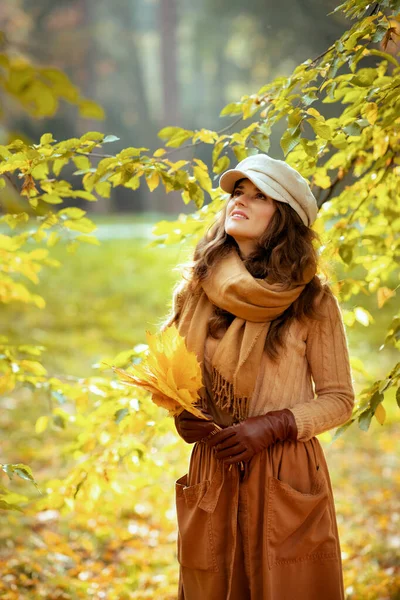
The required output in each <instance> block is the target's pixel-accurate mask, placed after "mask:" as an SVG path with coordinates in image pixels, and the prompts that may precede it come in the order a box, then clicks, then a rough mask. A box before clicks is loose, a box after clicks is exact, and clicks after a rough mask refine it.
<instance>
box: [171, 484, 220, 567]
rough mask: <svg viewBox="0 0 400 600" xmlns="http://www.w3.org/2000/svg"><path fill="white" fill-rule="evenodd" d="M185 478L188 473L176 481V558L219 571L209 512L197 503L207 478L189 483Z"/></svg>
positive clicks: (203, 493)
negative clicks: (192, 483)
mask: <svg viewBox="0 0 400 600" xmlns="http://www.w3.org/2000/svg"><path fill="white" fill-rule="evenodd" d="M187 482H188V475H187V473H186V475H183V477H180V479H178V480H177V481H176V482H175V499H176V513H177V521H178V541H177V558H178V562H179V563H180V564H181V565H182V566H183V567H188V568H189V569H200V570H204V571H218V567H217V563H216V558H215V548H214V541H213V532H212V521H211V512H210V511H206V510H204V509H203V508H200V507H199V503H200V502H201V500H202V499H203V497H204V495H205V494H206V492H207V490H208V489H209V487H210V481H209V480H208V479H207V480H205V481H202V482H201V483H197V484H196V485H191V486H188V485H187Z"/></svg>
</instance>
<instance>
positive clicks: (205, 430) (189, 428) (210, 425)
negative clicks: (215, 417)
mask: <svg viewBox="0 0 400 600" xmlns="http://www.w3.org/2000/svg"><path fill="white" fill-rule="evenodd" d="M201 412H202V413H203V415H205V416H206V417H207V418H208V419H209V420H208V421H205V420H204V419H199V418H198V417H195V416H194V415H192V413H190V412H189V411H187V410H184V411H183V412H181V414H180V415H178V416H175V417H174V419H175V427H176V430H177V432H178V434H179V435H180V437H181V438H182V439H183V440H185V442H186V443H187V444H194V442H199V441H200V440H202V439H203V438H204V437H206V436H207V435H208V434H209V433H211V432H212V431H214V430H215V429H216V426H215V423H214V422H213V421H212V416H211V415H210V414H209V413H208V412H206V411H204V410H202V411H201Z"/></svg>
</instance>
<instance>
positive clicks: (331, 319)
mask: <svg viewBox="0 0 400 600" xmlns="http://www.w3.org/2000/svg"><path fill="white" fill-rule="evenodd" d="M320 311H321V312H322V317H323V318H322V320H313V321H312V322H311V325H310V328H309V331H308V335H307V340H306V356H307V361H308V364H309V366H310V370H311V376H312V379H313V382H314V392H315V395H314V398H313V399H312V400H311V401H309V402H301V403H299V404H296V405H295V406H293V407H292V408H290V410H291V411H292V413H293V414H294V417H295V420H296V424H297V429H298V436H297V439H298V440H299V441H301V442H306V441H308V440H309V439H311V438H312V437H314V436H315V435H318V434H319V433H323V432H324V431H328V430H329V429H332V428H333V427H338V426H339V425H342V424H343V423H345V422H346V421H348V420H349V418H350V417H351V414H352V411H353V406H354V389H353V384H352V379H351V371H350V362H349V353H348V347H347V340H346V334H345V330H344V325H343V320H342V315H341V312H340V308H339V304H338V301H337V300H336V298H335V297H334V296H333V295H328V296H326V297H325V298H324V299H323V300H322V302H321V304H320Z"/></svg>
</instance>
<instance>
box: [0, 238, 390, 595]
mask: <svg viewBox="0 0 400 600" xmlns="http://www.w3.org/2000/svg"><path fill="white" fill-rule="evenodd" d="M144 244H145V243H144V241H143V240H119V241H118V240H108V241H106V242H104V243H103V244H102V245H101V246H100V247H88V248H85V249H83V248H80V249H79V251H78V252H77V253H76V254H69V253H67V252H66V250H65V247H64V246H60V248H59V249H58V250H57V252H58V258H59V259H60V260H61V261H62V264H63V266H62V268H61V269H57V270H54V271H53V270H49V272H48V273H47V274H46V275H45V276H43V278H42V281H41V284H40V290H39V293H41V294H42V295H43V297H44V298H45V299H46V302H47V306H46V308H45V309H39V308H34V307H32V306H26V307H25V306H19V307H18V308H17V305H14V306H13V307H12V308H11V307H10V308H9V310H7V311H5V313H4V314H3V316H2V317H1V324H2V327H3V329H4V330H7V333H8V334H9V335H10V338H12V339H15V340H18V339H20V340H21V343H22V341H24V342H25V343H26V339H27V332H29V335H30V337H31V343H32V344H42V345H43V346H45V347H46V349H47V350H46V352H45V354H44V364H45V366H46V368H47V369H48V371H49V373H52V374H54V376H57V377H58V376H60V377H61V376H65V375H67V376H68V377H72V378H79V377H80V378H85V377H87V376H88V375H89V374H93V370H94V371H95V372H96V369H98V365H99V364H100V363H101V361H103V360H104V361H106V362H111V361H112V360H113V358H114V357H115V356H116V355H118V353H121V352H124V351H126V350H127V349H129V348H131V347H132V346H134V345H136V344H139V343H142V342H143V341H144V339H145V336H144V332H145V329H149V330H150V331H153V332H154V331H155V330H156V328H157V323H158V322H159V319H160V317H161V316H162V315H163V314H164V313H165V312H166V309H167V304H168V302H169V299H170V293H171V289H172V285H173V282H174V281H175V279H176V278H177V273H175V272H173V271H172V267H173V266H174V265H175V264H176V262H177V261H182V260H184V259H185V258H186V250H185V248H183V247H182V246H177V247H176V246H175V247H169V248H146V247H145V245H144ZM384 318H385V315H384V312H383V313H382V319H384ZM374 327H375V329H374ZM379 327H380V323H376V324H375V325H374V326H372V327H371V328H365V327H363V326H362V325H361V324H357V323H356V324H355V325H354V327H352V328H348V335H349V342H350V349H351V351H352V354H353V355H354V356H357V357H358V356H359V357H360V358H361V359H362V360H363V361H364V365H366V366H367V369H368V371H369V372H370V375H371V377H374V376H375V377H379V376H380V373H381V371H382V373H384V372H385V358H384V357H381V356H380V355H379V353H378V348H377V347H376V343H375V339H379V335H377V333H376V332H377V330H378V329H379ZM380 369H381V371H380ZM354 373H355V378H356V383H357V385H358V386H359V385H360V382H361V379H362V377H364V376H365V375H363V374H362V373H360V372H358V371H355V372H354ZM110 376H111V374H110ZM387 404H388V406H387V407H386V421H385V423H384V425H383V426H382V425H380V424H379V423H378V422H377V420H376V419H375V418H374V419H373V420H372V424H371V427H370V429H369V430H368V432H363V431H361V430H359V429H358V428H357V426H356V425H353V426H352V427H351V428H350V429H349V430H347V432H346V433H345V434H344V435H343V436H342V437H340V438H339V439H337V440H336V441H335V442H334V443H330V441H331V437H332V432H331V433H326V434H323V435H322V436H319V438H320V441H321V443H322V445H323V447H324V451H325V454H326V458H327V462H328V465H329V467H330V472H331V478H332V484H333V489H334V494H335V502H336V508H337V518H338V525H339V533H340V538H341V544H342V558H343V566H344V577H345V588H346V600H399V599H400V535H399V530H400V475H399V473H400V471H399V457H398V454H399V453H398V439H399V434H400V424H399V421H398V417H397V414H396V412H395V403H394V402H391V403H387ZM1 407H2V408H1V411H2V419H1V423H0V436H1V439H2V459H1V460H2V462H7V463H26V464H29V465H30V466H31V467H32V469H33V472H34V475H35V478H36V480H37V482H38V486H39V489H40V491H41V492H42V494H39V492H38V491H37V490H36V489H35V488H34V486H32V485H31V484H30V483H29V482H28V481H23V480H21V479H18V478H17V477H14V478H13V480H12V482H11V483H10V486H9V487H11V489H12V490H13V491H14V492H15V493H16V494H17V493H18V494H21V495H23V496H25V498H26V500H25V501H24V502H22V503H21V506H22V508H23V513H19V512H16V511H12V512H9V511H2V513H1V516H0V561H1V563H0V564H1V567H0V568H1V579H0V597H1V598H2V600H25V599H26V600H36V599H40V598H45V599H46V600H76V599H80V598H82V599H83V598H93V599H94V600H98V599H103V598H104V599H107V600H125V599H126V600H131V599H132V600H133V599H137V600H144V599H146V598H155V597H156V598H162V599H164V600H173V599H175V598H176V590H177V583H178V563H177V560H176V515H175V508H174V481H175V479H177V478H178V477H180V476H181V475H183V474H184V473H185V472H186V470H187V464H188V459H189V455H190V447H188V446H187V445H186V444H184V442H183V441H182V440H180V438H178V437H177V436H176V435H175V431H174V427H173V424H172V420H171V419H169V418H167V417H166V416H165V411H163V410H162V409H158V408H156V407H154V409H149V410H153V412H152V413H151V418H150V419H149V418H148V417H146V418H147V420H146V421H145V423H146V425H147V428H148V429H151V428H154V427H157V432H158V433H159V435H158V436H156V437H157V440H156V441H154V439H153V438H150V437H149V438H146V430H145V428H143V427H142V426H141V428H142V431H141V432H140V438H139V439H140V442H139V441H138V444H137V447H136V449H135V451H134V452H131V451H130V454H129V455H127V456H124V457H123V460H122V459H121V457H120V456H119V458H118V459H116V458H115V456H114V454H113V453H112V452H111V450H112V448H111V447H110V459H109V464H107V463H104V462H103V461H102V462H100V461H99V469H96V473H95V476H94V474H93V473H91V472H90V473H89V474H88V475H87V480H82V483H81V484H80V485H78V486H77V487H76V488H75V492H74V494H71V493H70V487H71V485H72V483H71V480H70V479H69V473H70V471H71V469H73V468H76V465H77V463H79V461H83V460H84V457H83V456H82V453H81V452H78V450H77V446H76V444H75V442H76V439H77V438H78V437H79V436H82V435H84V430H83V429H84V428H83V427H81V426H80V424H79V422H75V423H74V422H72V423H70V422H68V424H66V422H65V419H58V420H57V419H55V418H54V411H53V410H52V409H51V407H50V401H49V398H48V397H47V395H46V394H45V393H41V392H40V390H39V391H33V390H31V389H29V388H26V387H25V388H21V389H18V390H17V391H16V392H13V393H12V394H9V395H5V396H4V397H3V398H2V400H1ZM62 408H63V410H64V411H65V412H68V411H69V410H70V407H68V406H65V405H64V406H63V407H62ZM89 408H90V407H89ZM149 414H150V413H149ZM46 416H47V417H48V421H46V422H44V421H43V420H42V421H40V418H41V417H46ZM56 416H57V413H56ZM134 418H135V416H134V415H133V414H132V415H130V416H129V417H128V418H125V419H123V420H121V422H115V423H113V424H112V427H113V428H114V429H113V430H112V431H113V435H115V434H116V433H115V432H117V434H118V432H120V436H121V437H122V436H124V435H131V433H130V429H129V428H128V423H129V420H132V419H134ZM105 419H106V417H105ZM44 423H45V424H46V426H45V427H44ZM133 427H134V426H133ZM96 435H97V438H98V439H97V442H98V443H99V445H100V446H102V447H103V449H106V450H107V448H108V444H110V437H112V436H111V434H110V428H109V426H107V427H106V426H105V427H104V428H101V429H99V430H98V432H97V434H96ZM147 439H148V440H149V441H148V443H146V440H147ZM87 452H88V454H90V452H91V445H90V440H88V442H87ZM6 479H7V478H6V476H5V475H3V476H2V478H1V481H0V483H2V484H4V485H5V484H7V482H6Z"/></svg>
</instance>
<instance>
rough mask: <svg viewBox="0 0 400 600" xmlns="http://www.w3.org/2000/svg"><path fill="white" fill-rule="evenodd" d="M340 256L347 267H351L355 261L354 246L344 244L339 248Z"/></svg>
mask: <svg viewBox="0 0 400 600" xmlns="http://www.w3.org/2000/svg"><path fill="white" fill-rule="evenodd" d="M339 256H340V258H341V259H342V261H343V262H344V263H345V264H346V265H349V264H350V263H351V261H352V260H353V245H349V244H342V245H341V246H339Z"/></svg>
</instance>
